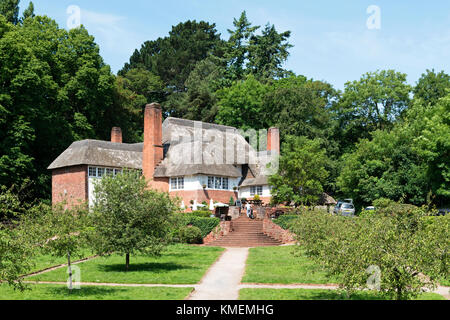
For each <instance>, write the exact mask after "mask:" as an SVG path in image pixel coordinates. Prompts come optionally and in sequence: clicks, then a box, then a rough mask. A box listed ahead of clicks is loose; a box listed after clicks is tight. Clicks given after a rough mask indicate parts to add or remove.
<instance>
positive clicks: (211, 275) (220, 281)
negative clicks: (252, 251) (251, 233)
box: [188, 248, 249, 300]
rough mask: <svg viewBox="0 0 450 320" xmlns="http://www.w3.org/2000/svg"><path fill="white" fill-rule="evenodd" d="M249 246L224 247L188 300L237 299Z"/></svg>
mask: <svg viewBox="0 0 450 320" xmlns="http://www.w3.org/2000/svg"><path fill="white" fill-rule="evenodd" d="M248 249H249V248H226V251H225V252H224V253H223V254H222V256H221V257H220V258H219V260H217V261H216V262H215V263H214V264H213V266H212V267H211V268H209V270H208V272H207V273H206V275H205V277H204V278H203V279H202V281H201V282H200V285H199V286H198V287H197V288H196V290H195V291H194V292H193V293H192V294H191V295H190V296H189V298H188V300H237V299H238V297H239V289H240V288H239V285H240V283H241V279H242V276H243V275H244V272H245V261H246V260H247V256H248Z"/></svg>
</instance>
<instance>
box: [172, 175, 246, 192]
mask: <svg viewBox="0 0 450 320" xmlns="http://www.w3.org/2000/svg"><path fill="white" fill-rule="evenodd" d="M240 180H241V178H228V191H233V187H235V186H236V187H237V186H238V183H239V181H240ZM204 184H205V185H206V186H208V176H205V175H194V176H185V177H184V189H183V190H185V191H192V190H203V185H204ZM206 190H215V189H208V188H206ZM220 190H224V189H220ZM169 191H170V192H171V191H180V190H173V189H172V185H171V184H169ZM225 191H226V190H225Z"/></svg>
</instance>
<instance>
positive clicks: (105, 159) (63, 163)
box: [48, 140, 144, 170]
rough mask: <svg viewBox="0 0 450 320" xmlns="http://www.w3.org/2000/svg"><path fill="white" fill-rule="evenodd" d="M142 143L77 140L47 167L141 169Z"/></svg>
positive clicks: (51, 168)
mask: <svg viewBox="0 0 450 320" xmlns="http://www.w3.org/2000/svg"><path fill="white" fill-rule="evenodd" d="M143 146H144V145H143V144H142V143H137V144H126V143H112V142H107V141H98V140H83V141H77V142H74V143H72V144H71V145H70V147H69V148H67V149H66V150H65V151H64V152H63V153H62V154H61V155H60V156H59V157H58V158H56V160H55V161H53V162H52V164H50V166H49V167H48V169H50V170H53V169H58V168H64V167H71V166H77V165H91V166H103V167H112V168H131V169H142V149H143Z"/></svg>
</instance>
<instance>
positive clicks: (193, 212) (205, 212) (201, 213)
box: [188, 210, 212, 218]
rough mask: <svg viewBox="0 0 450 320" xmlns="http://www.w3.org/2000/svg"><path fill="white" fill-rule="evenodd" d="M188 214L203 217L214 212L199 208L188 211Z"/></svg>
mask: <svg viewBox="0 0 450 320" xmlns="http://www.w3.org/2000/svg"><path fill="white" fill-rule="evenodd" d="M188 215H191V216H195V217H201V218H209V217H210V216H211V215H212V212H211V211H209V210H197V211H192V212H190V213H188Z"/></svg>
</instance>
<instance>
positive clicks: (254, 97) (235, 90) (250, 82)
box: [216, 76, 267, 130]
mask: <svg viewBox="0 0 450 320" xmlns="http://www.w3.org/2000/svg"><path fill="white" fill-rule="evenodd" d="M266 90H267V85H265V84H263V83H261V82H259V81H258V80H257V79H256V78H255V77H253V76H248V77H247V79H246V80H244V81H236V82H234V83H233V85H232V86H231V87H229V88H224V89H222V90H219V91H218V92H217V97H218V99H219V101H218V103H217V105H218V113H217V117H216V121H217V122H218V123H219V124H224V125H228V126H233V127H236V128H240V129H243V130H248V129H255V130H259V129H266V128H267V126H266V123H265V121H264V117H262V116H261V114H262V112H263V101H264V95H265V93H266Z"/></svg>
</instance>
